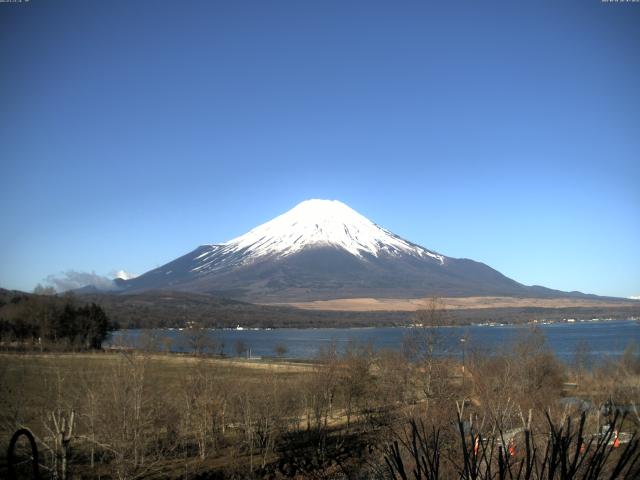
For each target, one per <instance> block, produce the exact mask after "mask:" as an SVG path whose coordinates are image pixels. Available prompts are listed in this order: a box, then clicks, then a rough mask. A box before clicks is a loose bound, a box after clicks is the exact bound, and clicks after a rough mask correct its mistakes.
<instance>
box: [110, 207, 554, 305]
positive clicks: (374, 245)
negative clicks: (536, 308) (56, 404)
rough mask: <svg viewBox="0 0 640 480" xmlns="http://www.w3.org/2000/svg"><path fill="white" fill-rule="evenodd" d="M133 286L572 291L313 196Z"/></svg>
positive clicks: (375, 293) (283, 293)
mask: <svg viewBox="0 0 640 480" xmlns="http://www.w3.org/2000/svg"><path fill="white" fill-rule="evenodd" d="M119 283H120V285H121V286H122V288H123V290H124V291H126V292H137V291H144V290H153V289H172V290H182V291H190V292H197V293H215V294H222V295H226V296H229V297H233V298H238V299H243V300H248V301H252V302H264V301H303V300H304V301H306V300H324V299H332V298H350V297H361V296H368V297H379V298H380V297H395V298H412V297H424V296H428V295H442V296H475V295H500V296H531V297H537V296H545V297H547V296H563V295H564V296H566V294H565V293H564V292H556V291H554V290H548V289H541V288H539V287H526V286H524V285H522V284H520V283H518V282H516V281H514V280H512V279H510V278H507V277H505V276H504V275H502V274H501V273H500V272H497V271H496V270H494V269H492V268H490V267H488V266H487V265H484V264H482V263H479V262H475V261H473V260H468V259H455V258H451V257H446V256H444V255H440V254H438V253H436V252H433V251H431V250H427V249H426V248H423V247H421V246H419V245H416V244H414V243H411V242H409V241H407V240H404V239H402V238H400V237H399V236H397V235H395V234H393V233H392V232H390V231H388V230H386V229H384V228H382V227H380V226H378V225H376V224H375V223H373V222H371V221H370V220H368V219H367V218H365V217H364V216H362V215H360V214H359V213H357V212H356V211H354V210H352V209H351V208H349V207H348V206H347V205H345V204H343V203H341V202H339V201H331V200H307V201H304V202H302V203H300V204H298V205H297V206H295V207H294V208H293V209H291V210H289V211H288V212H286V213H284V214H282V215H280V216H278V217H276V218H274V219H273V220H271V221H269V222H267V223H264V224H262V225H260V226H258V227H256V228H254V229H252V230H250V231H249V232H247V233H246V234H244V235H241V236H239V237H237V238H234V239H232V240H230V241H228V242H225V243H222V244H218V245H203V246H201V247H198V248H196V249H195V250H193V251H192V252H190V253H188V254H186V255H184V256H182V257H180V258H178V259H176V260H174V261H172V262H169V263H167V264H166V265H163V266H161V267H159V268H156V269H154V270H151V271H149V272H147V273H145V274H144V275H141V276H139V277H137V278H134V279H131V280H126V281H122V282H119Z"/></svg>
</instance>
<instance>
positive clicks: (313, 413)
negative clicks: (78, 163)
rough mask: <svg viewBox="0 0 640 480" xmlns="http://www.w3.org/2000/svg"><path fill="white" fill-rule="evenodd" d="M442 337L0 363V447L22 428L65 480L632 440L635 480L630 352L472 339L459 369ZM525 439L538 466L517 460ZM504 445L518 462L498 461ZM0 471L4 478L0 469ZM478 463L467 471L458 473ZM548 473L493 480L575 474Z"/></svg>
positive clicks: (232, 474)
mask: <svg viewBox="0 0 640 480" xmlns="http://www.w3.org/2000/svg"><path fill="white" fill-rule="evenodd" d="M427 314H428V313H427ZM427 314H425V315H427ZM423 320H427V319H423ZM432 320H434V319H433V318H432ZM441 340H442V339H441V333H440V332H439V330H438V329H437V328H429V329H427V328H424V329H412V330H411V332H410V335H409V336H408V337H407V338H406V341H405V344H404V346H403V350H402V351H401V352H396V351H374V350H373V349H371V348H370V347H369V346H367V345H358V344H350V345H349V346H348V348H347V349H346V350H345V351H344V353H342V354H340V353H338V352H337V350H336V349H335V348H328V349H325V350H322V351H320V352H319V354H318V356H317V358H315V359H314V360H313V361H312V362H308V363H290V362H286V361H282V360H268V361H261V362H252V361H247V360H244V359H241V358H235V359H222V358H215V357H208V356H204V355H193V356H187V355H171V354H161V353H158V352H157V351H154V348H156V347H157V345H155V344H154V343H153V342H149V343H148V344H146V345H145V347H144V348H141V349H140V350H137V351H121V352H111V353H105V352H100V351H95V352H94V353H91V352H85V353H82V352H75V353H55V352H52V353H38V352H33V353H21V354H17V353H4V354H2V355H1V359H0V385H1V386H2V387H1V388H2V391H1V392H0V401H1V405H0V411H1V412H2V414H1V415H2V418H1V419H0V428H2V433H1V435H0V436H1V438H2V439H3V442H4V444H3V445H2V446H1V448H2V450H3V451H6V449H7V443H8V441H9V439H10V437H11V435H12V433H13V432H15V431H16V430H17V429H18V428H21V427H27V428H29V429H30V430H31V431H32V432H33V433H34V436H35V439H36V443H37V445H38V448H39V449H40V463H41V464H42V469H41V470H42V473H43V474H44V476H45V478H54V476H53V472H54V471H55V472H57V475H58V477H57V478H64V476H63V472H62V469H63V466H64V469H65V475H66V476H67V478H80V477H81V478H113V479H116V478H117V479H125V478H300V479H302V478H408V477H409V476H410V477H411V478H442V479H447V478H454V479H457V478H465V479H467V478H468V479H470V478H488V477H486V476H485V474H486V473H487V472H488V471H489V470H487V469H489V468H492V469H493V470H491V471H493V472H494V473H496V472H498V471H499V469H500V468H502V467H505V465H506V464H505V463H504V461H506V462H507V464H508V465H511V467H513V469H514V471H515V470H517V468H516V467H517V465H519V462H523V461H525V460H526V459H527V458H529V460H526V461H527V462H529V463H531V464H533V463H535V462H538V463H541V462H542V460H543V458H545V455H546V454H545V453H544V452H545V451H546V447H545V445H546V442H547V441H549V439H550V438H556V437H553V435H552V432H553V429H558V430H557V432H560V434H559V436H558V437H557V438H556V440H557V442H561V443H562V442H564V443H562V445H564V444H565V443H566V446H565V447H566V448H565V447H563V448H565V450H563V451H564V453H562V451H558V452H557V459H556V460H557V461H560V460H562V458H563V457H562V455H566V456H567V457H566V458H564V460H567V459H569V460H571V459H573V455H574V454H576V455H578V458H581V459H582V460H581V462H580V465H582V467H580V468H579V469H578V471H579V472H583V473H584V469H585V468H587V466H588V465H591V463H592V462H595V461H600V460H598V458H600V459H601V460H602V458H601V457H602V455H601V454H602V452H608V453H607V456H606V458H604V460H606V461H603V464H602V465H601V467H602V469H603V470H602V472H604V471H608V472H610V471H611V469H613V468H615V465H617V464H618V463H617V462H618V461H619V460H620V459H621V458H623V456H622V453H621V452H623V451H626V450H625V448H627V447H628V446H629V445H631V447H633V448H631V447H629V448H631V450H629V451H628V452H627V454H626V455H627V457H628V456H629V455H631V457H629V458H630V460H629V459H628V461H627V463H626V464H625V465H623V468H622V470H621V472H619V473H620V474H619V475H618V477H617V478H635V477H634V476H633V475H637V474H638V473H639V471H638V467H640V459H639V458H638V455H640V450H639V449H638V444H637V438H636V437H633V438H630V437H629V435H628V434H630V433H631V432H634V431H636V430H637V429H638V426H639V425H640V416H638V410H637V409H636V406H637V403H638V400H639V399H640V355H639V354H638V351H637V349H634V348H632V347H630V348H629V349H628V350H627V352H625V355H624V356H623V357H622V358H621V359H620V360H619V361H609V362H607V363H602V364H600V365H595V366H594V365H591V363H590V362H591V361H590V356H589V352H588V351H587V350H586V349H584V348H583V349H581V350H578V351H576V355H575V360H574V362H573V363H572V365H570V366H566V365H564V364H562V363H560V362H559V361H558V360H557V359H556V358H555V357H554V355H553V354H552V352H550V351H549V349H548V348H547V346H546V344H545V341H544V337H543V336H542V335H541V334H540V333H539V332H537V331H531V332H529V333H528V334H527V335H526V336H523V337H522V338H520V339H519V340H518V341H517V342H515V343H514V344H512V345H505V347H504V348H503V349H502V350H501V351H499V352H493V353H491V354H489V353H488V352H485V351H482V350H481V349H476V348H474V346H473V345H469V348H468V351H467V358H466V361H465V364H463V365H461V364H460V363H459V362H458V361H457V360H454V359H452V358H442V357H438V356H436V355H434V352H435V349H436V348H437V345H438V343H439V342H440V341H441ZM154 345H155V346H154ZM463 367H464V369H463ZM606 405H615V406H618V407H620V408H622V409H624V410H625V412H626V416H625V418H624V419H622V418H621V417H620V416H616V414H615V407H614V408H612V409H610V410H609V411H605V410H603V409H602V408H601V407H602V406H606ZM458 408H461V411H460V410H458ZM583 414H584V419H582V420H581V416H582V415H583ZM529 415H531V419H529ZM547 416H548V418H547ZM569 418H571V419H573V422H574V423H573V425H574V426H575V425H576V423H575V422H578V423H577V425H580V424H581V421H582V431H581V433H580V435H579V437H580V438H582V440H579V438H578V436H576V429H575V427H573V429H572V430H571V432H572V433H571V434H570V435H569V437H570V438H569V437H566V434H567V422H568V421H569V420H568V419H569ZM523 422H524V426H523ZM614 422H615V429H617V430H620V432H621V433H620V435H621V437H622V439H623V440H624V441H625V442H628V441H631V443H624V444H623V448H620V449H614V448H613V445H612V441H613V437H612V435H613V429H611V431H608V430H605V432H608V433H607V435H608V436H605V437H603V436H602V435H600V434H601V433H602V432H603V425H605V424H607V423H614ZM560 425H565V428H564V429H562V430H559V427H560ZM461 426H462V435H461V434H460V428H461ZM525 427H526V428H525ZM526 432H529V433H528V434H527V433H526ZM622 432H624V435H623V434H622ZM550 434H551V436H550ZM526 435H529V436H528V437H527V438H528V440H527V439H526V438H525V437H526ZM503 437H504V438H503ZM414 438H415V441H416V442H417V443H416V447H414V446H413V445H414V444H413V439H414ZM461 438H462V439H463V441H462V442H461ZM476 438H478V439H479V440H478V442H476V440H475V439H476ZM603 438H604V440H602V439H603ZM511 439H512V440H511ZM605 440H606V441H605ZM527 441H528V442H533V443H532V444H531V445H535V448H536V451H537V457H536V458H537V460H536V459H532V458H531V457H527V456H526V454H525V442H527ZM579 441H580V442H583V443H584V444H585V445H586V443H590V445H591V446H590V448H589V449H587V448H586V447H584V446H583V445H582V443H578V442H579ZM501 442H502V443H504V445H503V447H504V448H502V450H501V451H502V455H503V457H500V456H499V451H500V449H499V448H498V447H499V446H500V445H499V444H501ZM510 442H512V443H510ZM557 442H556V443H557ZM598 442H605V443H604V444H603V445H600V446H599V447H598V445H599V444H598ZM634 442H635V443H634ZM476 443H477V445H478V447H476V446H475V445H476ZM511 444H513V445H515V447H514V451H515V453H514V455H511V454H509V456H508V457H505V454H504V452H506V451H508V449H509V448H510V445H511ZM531 445H530V446H531ZM554 445H556V444H554ZM18 447H19V448H18V449H17V450H18V458H19V459H22V460H28V455H29V454H28V451H26V450H25V445H24V444H22V443H21V444H19V445H18ZM416 448H417V450H416ZM476 448H477V451H478V454H477V455H476V456H475V457H473V456H471V457H470V456H469V452H470V451H474V449H476ZM465 449H466V453H465ZM576 452H577V453H576ZM427 457H428V458H430V459H431V460H434V459H435V458H437V459H438V471H437V473H436V474H434V472H433V468H432V467H429V468H427V469H423V470H421V473H420V475H421V476H417V477H414V474H412V473H407V472H411V471H412V469H414V468H416V466H417V464H418V463H419V462H422V461H423V458H424V459H426V458H427ZM624 458H626V457H624ZM634 459H635V461H636V463H633V462H632V461H631V460H634ZM547 460H549V459H547ZM564 460H563V461H564ZM534 461H535V462H534ZM416 462H418V463H416ZM500 462H502V467H500V465H499V464H500ZM25 465H26V466H27V467H28V465H29V462H28V461H27V462H26V463H24V464H23V465H22V467H23V468H27V467H25ZM547 466H548V465H547ZM511 467H510V468H511ZM538 467H540V468H543V467H541V465H538ZM0 468H3V469H5V470H3V471H0V475H4V474H3V473H2V472H6V468H7V465H6V462H3V463H2V466H1V467H0ZM474 468H475V469H476V471H477V476H472V475H470V474H469V473H468V470H469V469H474ZM544 468H546V467H544ZM401 471H404V472H405V474H406V475H407V476H406V477H405V476H403V474H402V473H401ZM560 471H561V468H560V467H558V475H557V476H544V475H541V474H536V475H534V476H532V477H522V476H520V477H518V476H516V475H515V473H514V474H513V476H512V477H509V476H505V477H500V478H582V477H580V476H579V475H577V474H576V475H573V476H560V473H559V472H560ZM428 472H430V473H428ZM465 472H466V473H465ZM482 472H484V474H483V473H482ZM72 475H75V477H72ZM496 478H497V477H496ZM587 478H599V477H587Z"/></svg>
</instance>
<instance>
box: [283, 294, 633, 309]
mask: <svg viewBox="0 0 640 480" xmlns="http://www.w3.org/2000/svg"><path fill="white" fill-rule="evenodd" d="M440 300H441V302H442V304H443V306H444V308H446V309H448V310H465V309H477V308H519V307H520V308H521V307H539V308H568V307H596V308H597V307H600V308H606V307H624V306H638V302H636V301H631V300H629V301H611V300H592V299H580V298H514V297H443V298H441V299H440ZM429 301H430V298H342V299H336V300H316V301H311V302H292V303H279V304H272V305H286V306H291V307H297V308H302V309H305V310H331V311H351V312H372V311H398V312H414V311H416V310H421V309H424V308H426V307H427V305H428V302H429Z"/></svg>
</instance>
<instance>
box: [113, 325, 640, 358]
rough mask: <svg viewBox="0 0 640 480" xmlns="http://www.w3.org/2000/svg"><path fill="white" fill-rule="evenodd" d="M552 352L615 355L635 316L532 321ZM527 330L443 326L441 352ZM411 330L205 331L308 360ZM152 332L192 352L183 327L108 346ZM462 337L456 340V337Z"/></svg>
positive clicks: (496, 344)
mask: <svg viewBox="0 0 640 480" xmlns="http://www.w3.org/2000/svg"><path fill="white" fill-rule="evenodd" d="M535 328H537V329H538V330H539V331H540V332H541V333H542V334H543V335H544V337H545V340H546V342H547V344H548V345H549V347H550V348H551V349H552V350H553V352H554V353H555V354H556V355H557V356H558V357H559V358H560V359H562V360H565V361H571V359H572V358H573V356H574V353H575V351H576V347H577V346H578V345H580V344H586V345H588V347H589V349H590V352H591V355H592V356H593V358H594V359H603V358H607V357H609V358H615V357H617V356H620V355H621V354H622V353H623V352H624V349H625V348H626V347H627V346H628V345H629V344H630V343H633V342H635V343H636V344H638V345H640V322H639V321H637V320H608V321H598V322H593V321H592V322H576V323H555V324H550V325H537V326H536V327H535ZM531 329H532V326H531V325H521V326H515V325H502V326H468V327H442V328H440V329H439V332H440V333H439V335H440V337H441V338H442V348H441V350H442V351H441V353H442V354H448V355H457V356H461V355H462V346H463V345H464V346H465V350H466V351H467V352H468V351H470V350H471V349H479V350H486V351H490V352H491V351H499V350H500V349H501V348H503V347H504V346H507V345H509V343H511V342H513V341H516V340H518V339H519V338H522V337H523V336H525V335H526V334H527V333H529V332H530V331H531ZM411 331H412V329H410V328H403V327H382V328H315V329H299V328H282V329H274V330H207V335H208V336H209V337H210V338H211V339H213V340H214V341H215V342H216V343H218V344H223V345H224V352H225V353H226V354H228V355H234V354H235V345H236V343H237V342H238V341H242V342H244V344H245V345H247V347H249V348H250V349H251V355H252V356H265V357H266V356H274V355H275V353H274V350H275V347H276V346H277V345H279V344H282V345H285V346H286V348H287V353H286V355H285V356H286V357H288V358H295V359H307V358H313V357H314V356H315V355H317V353H318V350H319V349H320V348H321V347H329V346H331V344H335V345H336V347H337V348H338V350H343V349H344V348H345V347H346V346H347V345H348V344H349V342H358V343H362V344H369V343H370V344H372V345H373V347H374V348H376V349H382V348H387V349H396V350H397V349H400V348H401V347H402V343H403V338H404V337H405V336H406V335H407V334H409V333H411ZM150 333H151V334H152V335H153V337H155V339H156V340H157V341H158V343H159V344H160V345H163V346H165V347H168V348H170V349H171V350H172V351H174V352H189V351H190V350H191V347H190V343H189V339H188V334H187V333H186V331H185V330H175V329H154V330H121V331H118V332H114V334H113V336H112V338H111V340H110V341H109V344H110V345H126V346H141V345H142V343H143V342H145V341H147V340H146V339H147V338H148V337H149V336H150V335H149V334H150ZM462 338H466V341H465V342H464V344H463V342H461V341H460V339H462Z"/></svg>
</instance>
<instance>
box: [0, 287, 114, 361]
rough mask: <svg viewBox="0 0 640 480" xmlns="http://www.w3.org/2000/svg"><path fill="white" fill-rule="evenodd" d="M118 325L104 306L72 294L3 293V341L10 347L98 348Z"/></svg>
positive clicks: (0, 325) (0, 315) (0, 311)
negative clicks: (85, 301) (81, 299)
mask: <svg viewBox="0 0 640 480" xmlns="http://www.w3.org/2000/svg"><path fill="white" fill-rule="evenodd" d="M116 328H117V324H114V323H112V322H111V321H110V320H109V318H108V317H107V315H106V313H105V312H104V310H103V309H102V307H100V306H99V305H97V304H96V303H94V302H91V303H81V302H79V301H78V299H76V298H75V297H74V296H73V295H62V296H57V295H38V294H36V295H30V294H13V295H10V296H9V295H0V343H1V344H3V345H5V346H7V347H8V346H13V347H14V348H27V349H30V348H34V347H35V348H39V349H41V350H44V349H57V350H70V349H73V350H88V349H99V348H101V346H102V342H104V341H105V339H106V338H107V336H108V334H109V332H111V331H113V330H114V329H116Z"/></svg>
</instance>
